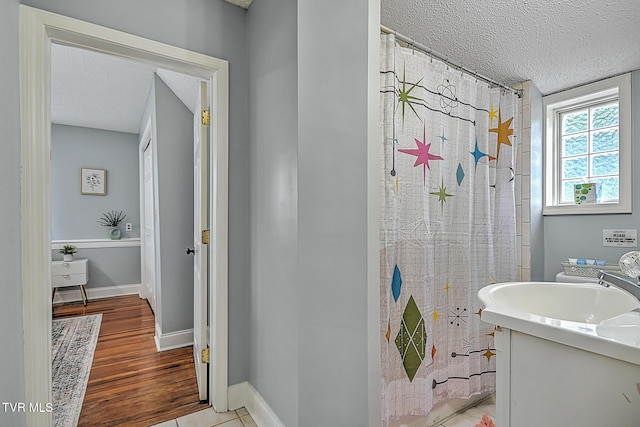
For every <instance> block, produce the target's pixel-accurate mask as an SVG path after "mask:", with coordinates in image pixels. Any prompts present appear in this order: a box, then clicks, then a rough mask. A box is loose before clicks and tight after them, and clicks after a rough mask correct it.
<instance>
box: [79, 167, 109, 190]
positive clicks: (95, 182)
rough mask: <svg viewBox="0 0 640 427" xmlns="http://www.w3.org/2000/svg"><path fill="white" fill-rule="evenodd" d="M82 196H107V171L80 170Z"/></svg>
mask: <svg viewBox="0 0 640 427" xmlns="http://www.w3.org/2000/svg"><path fill="white" fill-rule="evenodd" d="M80 194H89V195H93V196H106V195H107V170H106V169H92V168H80Z"/></svg>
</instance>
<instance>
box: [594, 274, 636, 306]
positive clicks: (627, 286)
mask: <svg viewBox="0 0 640 427" xmlns="http://www.w3.org/2000/svg"><path fill="white" fill-rule="evenodd" d="M598 280H599V283H600V284H601V285H602V286H605V287H607V288H608V287H609V286H611V285H613V286H615V287H616V288H620V289H622V290H624V291H627V292H629V293H630V294H631V295H633V296H634V297H636V298H637V299H638V300H639V301H640V282H639V281H638V279H634V278H633V277H629V276H625V275H624V274H620V273H614V272H608V271H601V272H600V275H599V276H598Z"/></svg>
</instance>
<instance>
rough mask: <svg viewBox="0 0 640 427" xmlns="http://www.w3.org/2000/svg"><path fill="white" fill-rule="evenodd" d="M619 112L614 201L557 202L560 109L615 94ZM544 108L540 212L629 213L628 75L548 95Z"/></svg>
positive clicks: (563, 213) (589, 102) (630, 199)
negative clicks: (543, 162) (576, 203)
mask: <svg viewBox="0 0 640 427" xmlns="http://www.w3.org/2000/svg"><path fill="white" fill-rule="evenodd" d="M616 94H617V97H618V111H619V124H618V130H619V170H618V172H619V179H620V186H619V191H620V193H619V198H618V202H615V203H597V204H581V205H572V204H560V202H559V201H560V191H561V187H560V178H561V177H560V174H561V171H562V165H561V161H562V160H561V148H562V147H561V144H560V141H559V139H560V132H559V127H560V125H561V124H560V120H559V116H560V113H561V112H562V111H566V110H567V109H570V108H571V107H572V106H575V107H578V106H581V105H589V104H591V103H596V102H598V101H599V100H602V99H605V98H607V97H611V96H612V95H616ZM542 104H543V108H544V118H545V126H544V130H545V133H544V150H545V184H544V188H545V194H544V199H545V203H544V208H543V210H542V213H543V215H581V214H617V213H631V210H632V188H631V187H632V173H631V170H632V169H631V167H632V164H631V160H632V159H631V74H623V75H620V76H617V77H611V78H609V79H606V80H601V81H598V82H595V83H590V84H588V85H584V86H580V87H577V88H574V89H569V90H566V91H563V92H559V93H555V94H552V95H547V96H545V97H543V98H542Z"/></svg>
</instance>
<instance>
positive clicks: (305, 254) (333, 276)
mask: <svg viewBox="0 0 640 427" xmlns="http://www.w3.org/2000/svg"><path fill="white" fill-rule="evenodd" d="M373 3H374V2H369V1H368V0H353V1H349V2H344V1H329V2H327V1H324V2H318V1H312V0H305V1H299V2H298V280H299V284H298V286H299V287H298V307H299V312H298V348H299V359H298V370H299V387H298V393H299V397H298V405H299V406H298V411H299V415H298V421H299V425H300V426H304V427H312V426H366V425H368V377H367V368H368V365H367V360H368V359H367V331H368V329H367V221H366V218H367V144H368V143H377V142H376V141H367V126H368V123H367V111H368V102H369V93H368V86H367V84H368V80H367V77H366V76H368V57H367V54H368V50H367V47H368V42H369V40H368V18H369V6H370V4H371V5H373ZM372 96H373V94H372ZM375 96H378V95H375Z"/></svg>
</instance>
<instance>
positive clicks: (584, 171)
mask: <svg viewBox="0 0 640 427" xmlns="http://www.w3.org/2000/svg"><path fill="white" fill-rule="evenodd" d="M588 174H589V172H588V161H587V157H575V158H571V159H563V160H562V178H563V179H567V178H581V177H583V176H587V175H588Z"/></svg>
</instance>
